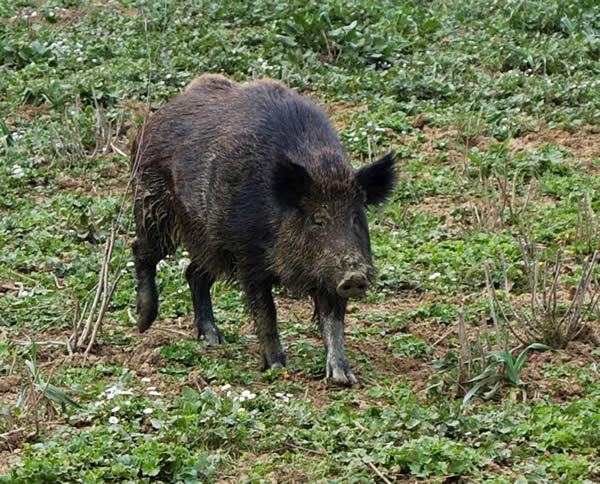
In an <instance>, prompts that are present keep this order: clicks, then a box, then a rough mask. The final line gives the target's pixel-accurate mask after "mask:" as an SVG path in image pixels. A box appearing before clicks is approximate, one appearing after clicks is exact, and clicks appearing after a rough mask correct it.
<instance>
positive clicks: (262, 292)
mask: <svg viewBox="0 0 600 484" xmlns="http://www.w3.org/2000/svg"><path fill="white" fill-rule="evenodd" d="M246 295H247V298H248V304H249V306H250V311H251V312H252V317H253V318H254V323H255V325H256V335H257V336H258V343H259V345H260V352H261V357H262V369H263V371H264V370H269V369H271V368H283V367H284V366H285V363H286V361H285V353H284V352H283V347H282V346H281V341H279V333H278V332H277V313H276V310H275V303H274V302H273V296H272V294H271V285H270V284H265V285H264V286H261V287H255V288H252V289H246Z"/></svg>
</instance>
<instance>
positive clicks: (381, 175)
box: [356, 152, 396, 205]
mask: <svg viewBox="0 0 600 484" xmlns="http://www.w3.org/2000/svg"><path fill="white" fill-rule="evenodd" d="M356 178H357V179H358V184H359V185H360V186H361V188H362V189H363V190H364V191H365V193H366V194H367V205H378V204H380V203H382V202H384V201H385V199H386V198H387V197H389V196H390V194H391V193H392V190H393V189H394V184H395V183H396V173H395V171H394V153H393V152H392V153H388V154H387V155H385V156H384V157H383V158H381V159H380V160H377V161H376V162H374V163H371V164H370V165H367V166H363V167H362V168H361V169H360V170H358V173H357V174H356Z"/></svg>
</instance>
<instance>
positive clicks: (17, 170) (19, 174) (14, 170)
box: [12, 165, 25, 178]
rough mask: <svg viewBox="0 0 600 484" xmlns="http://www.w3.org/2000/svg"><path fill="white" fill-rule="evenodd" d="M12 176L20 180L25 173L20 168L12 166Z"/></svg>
mask: <svg viewBox="0 0 600 484" xmlns="http://www.w3.org/2000/svg"><path fill="white" fill-rule="evenodd" d="M12 174H13V176H14V177H15V178H21V177H22V176H23V175H25V171H24V170H23V168H22V167H21V166H19V165H13V167H12Z"/></svg>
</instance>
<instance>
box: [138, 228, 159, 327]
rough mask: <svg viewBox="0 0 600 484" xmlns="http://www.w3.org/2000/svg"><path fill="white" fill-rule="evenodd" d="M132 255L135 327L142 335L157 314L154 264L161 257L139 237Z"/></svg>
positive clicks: (145, 240)
mask: <svg viewBox="0 0 600 484" xmlns="http://www.w3.org/2000/svg"><path fill="white" fill-rule="evenodd" d="M133 255H134V258H135V275H136V279H137V296H136V310H137V314H138V318H137V327H138V330H139V331H140V333H143V332H144V331H146V330H147V329H148V328H149V327H150V326H151V325H152V323H153V322H154V320H155V319H156V315H157V314H158V291H157V290H156V282H155V277H156V264H157V263H158V262H159V261H160V260H161V259H162V258H163V255H162V254H161V251H160V249H159V248H158V247H153V246H152V245H151V244H149V243H148V240H147V239H145V238H140V237H138V238H137V239H135V241H134V242H133Z"/></svg>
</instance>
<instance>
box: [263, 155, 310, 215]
mask: <svg viewBox="0 0 600 484" xmlns="http://www.w3.org/2000/svg"><path fill="white" fill-rule="evenodd" d="M312 182H313V180H312V178H311V176H310V175H309V174H308V171H306V168H304V167H303V166H301V165H298V164H297V163H294V162H293V161H290V160H288V159H283V160H280V161H279V162H278V163H277V164H276V165H275V169H274V171H273V191H274V192H275V193H274V194H275V198H276V199H277V200H278V201H279V203H281V204H282V205H283V206H284V207H285V208H295V207H298V202H299V201H300V199H301V198H302V197H303V196H305V195H307V194H308V192H309V190H310V186H311V184H312Z"/></svg>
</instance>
